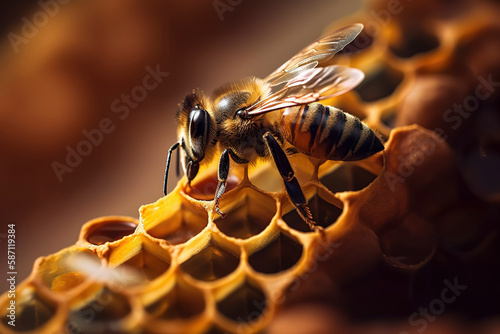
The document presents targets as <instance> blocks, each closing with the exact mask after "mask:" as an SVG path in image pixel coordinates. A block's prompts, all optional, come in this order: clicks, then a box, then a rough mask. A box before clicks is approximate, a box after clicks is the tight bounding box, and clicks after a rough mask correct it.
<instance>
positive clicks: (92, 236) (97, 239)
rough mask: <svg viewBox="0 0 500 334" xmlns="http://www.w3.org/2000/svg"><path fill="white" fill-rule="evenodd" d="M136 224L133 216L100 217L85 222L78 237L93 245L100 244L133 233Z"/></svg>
mask: <svg viewBox="0 0 500 334" xmlns="http://www.w3.org/2000/svg"><path fill="white" fill-rule="evenodd" d="M137 225H138V221H137V219H134V218H129V217H117V216H110V217H102V218H98V219H94V220H91V221H90V222H88V223H87V224H85V225H84V227H83V228H82V232H81V233H80V239H81V240H85V241H87V242H89V243H91V244H93V245H102V244H104V243H106V242H113V241H116V240H120V239H122V238H123V237H125V236H127V235H130V234H132V233H134V231H135V229H136V227H137Z"/></svg>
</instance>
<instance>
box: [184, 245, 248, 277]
mask: <svg viewBox="0 0 500 334" xmlns="http://www.w3.org/2000/svg"><path fill="white" fill-rule="evenodd" d="M239 263H240V259H239V254H237V255H235V254H233V253H232V252H231V251H228V250H226V249H225V248H223V247H222V246H221V245H219V244H218V243H217V242H215V240H213V239H210V240H209V242H208V243H207V244H206V245H205V247H204V248H203V249H201V250H200V251H199V252H198V253H196V254H194V255H192V256H191V257H190V258H189V259H187V260H186V261H184V262H183V263H181V268H182V270H183V271H184V272H186V273H188V274H189V275H190V276H192V277H193V278H195V279H197V280H200V281H215V280H217V279H219V278H222V277H224V276H227V275H229V274H230V273H232V272H233V271H234V270H235V269H236V268H237V267H238V265H239Z"/></svg>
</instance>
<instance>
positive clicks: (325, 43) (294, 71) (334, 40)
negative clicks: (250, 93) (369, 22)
mask: <svg viewBox="0 0 500 334" xmlns="http://www.w3.org/2000/svg"><path fill="white" fill-rule="evenodd" d="M361 30H363V25H362V24H361V23H357V24H353V25H350V26H347V27H344V28H342V29H340V30H337V31H335V32H333V33H331V34H328V35H326V36H323V37H321V38H320V39H318V40H317V41H316V42H314V43H312V44H311V45H309V46H307V47H306V48H304V49H303V50H302V51H300V52H299V53H297V54H296V55H295V56H293V57H292V58H291V59H290V60H288V61H287V62H286V63H284V64H283V65H281V67H280V68H278V69H277V70H276V71H274V72H273V73H271V74H270V75H269V76H268V77H267V78H265V79H264V80H265V81H267V82H268V83H269V84H270V85H271V86H277V85H279V84H282V83H284V82H287V81H290V80H291V79H293V78H294V77H296V76H297V75H299V74H300V73H301V72H303V71H305V70H309V69H312V68H315V67H316V66H318V65H320V64H321V63H324V62H325V61H327V60H330V59H331V58H332V57H333V56H334V55H335V54H336V53H337V52H339V51H340V50H342V49H343V48H344V47H345V46H346V45H347V44H349V43H351V42H352V41H353V40H354V39H355V38H356V36H358V34H359V33H360V32H361Z"/></svg>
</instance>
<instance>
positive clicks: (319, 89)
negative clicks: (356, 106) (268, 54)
mask: <svg viewBox="0 0 500 334" xmlns="http://www.w3.org/2000/svg"><path fill="white" fill-rule="evenodd" d="M363 78H364V74H363V72H362V71H360V70H358V69H355V68H351V67H347V66H341V65H333V66H328V67H318V68H313V69H308V70H305V71H303V72H302V73H300V74H299V75H297V76H296V77H295V78H293V79H292V80H290V81H288V82H287V84H286V85H285V86H284V87H283V88H282V89H280V90H278V91H277V92H276V93H273V94H270V95H268V96H267V97H265V98H264V99H262V100H260V101H258V102H257V103H255V104H254V105H252V106H250V107H249V108H247V113H248V115H250V116H253V115H258V114H262V113H265V112H268V111H272V110H277V109H282V108H287V107H293V106H297V105H302V104H307V103H312V102H316V101H319V100H324V99H327V98H330V97H333V96H337V95H341V94H344V93H346V92H348V91H350V90H351V89H353V88H354V87H356V86H357V85H358V84H359V83H360V82H361V81H362V80H363Z"/></svg>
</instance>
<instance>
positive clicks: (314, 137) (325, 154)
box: [280, 103, 384, 161]
mask: <svg viewBox="0 0 500 334" xmlns="http://www.w3.org/2000/svg"><path fill="white" fill-rule="evenodd" d="M280 125H281V133H282V134H283V136H284V138H285V139H286V140H287V141H288V142H290V143H291V144H292V145H293V146H295V147H296V148H297V150H298V151H299V152H301V153H303V154H306V155H308V156H311V157H315V158H319V159H328V160H343V161H353V160H361V159H365V158H368V157H369V156H371V155H373V154H375V153H377V152H379V151H381V150H383V149H384V146H383V145H382V143H381V142H380V140H379V139H378V138H377V136H376V135H375V133H374V132H373V131H372V130H371V129H370V128H369V127H368V126H366V125H365V124H363V123H362V122H361V121H360V120H359V119H358V118H357V117H355V116H352V115H350V114H347V113H344V112H343V111H341V110H340V109H337V108H334V107H330V106H324V105H322V104H320V103H311V104H308V105H302V106H299V107H292V108H287V109H285V112H284V113H283V115H282V118H281V124H280Z"/></svg>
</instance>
